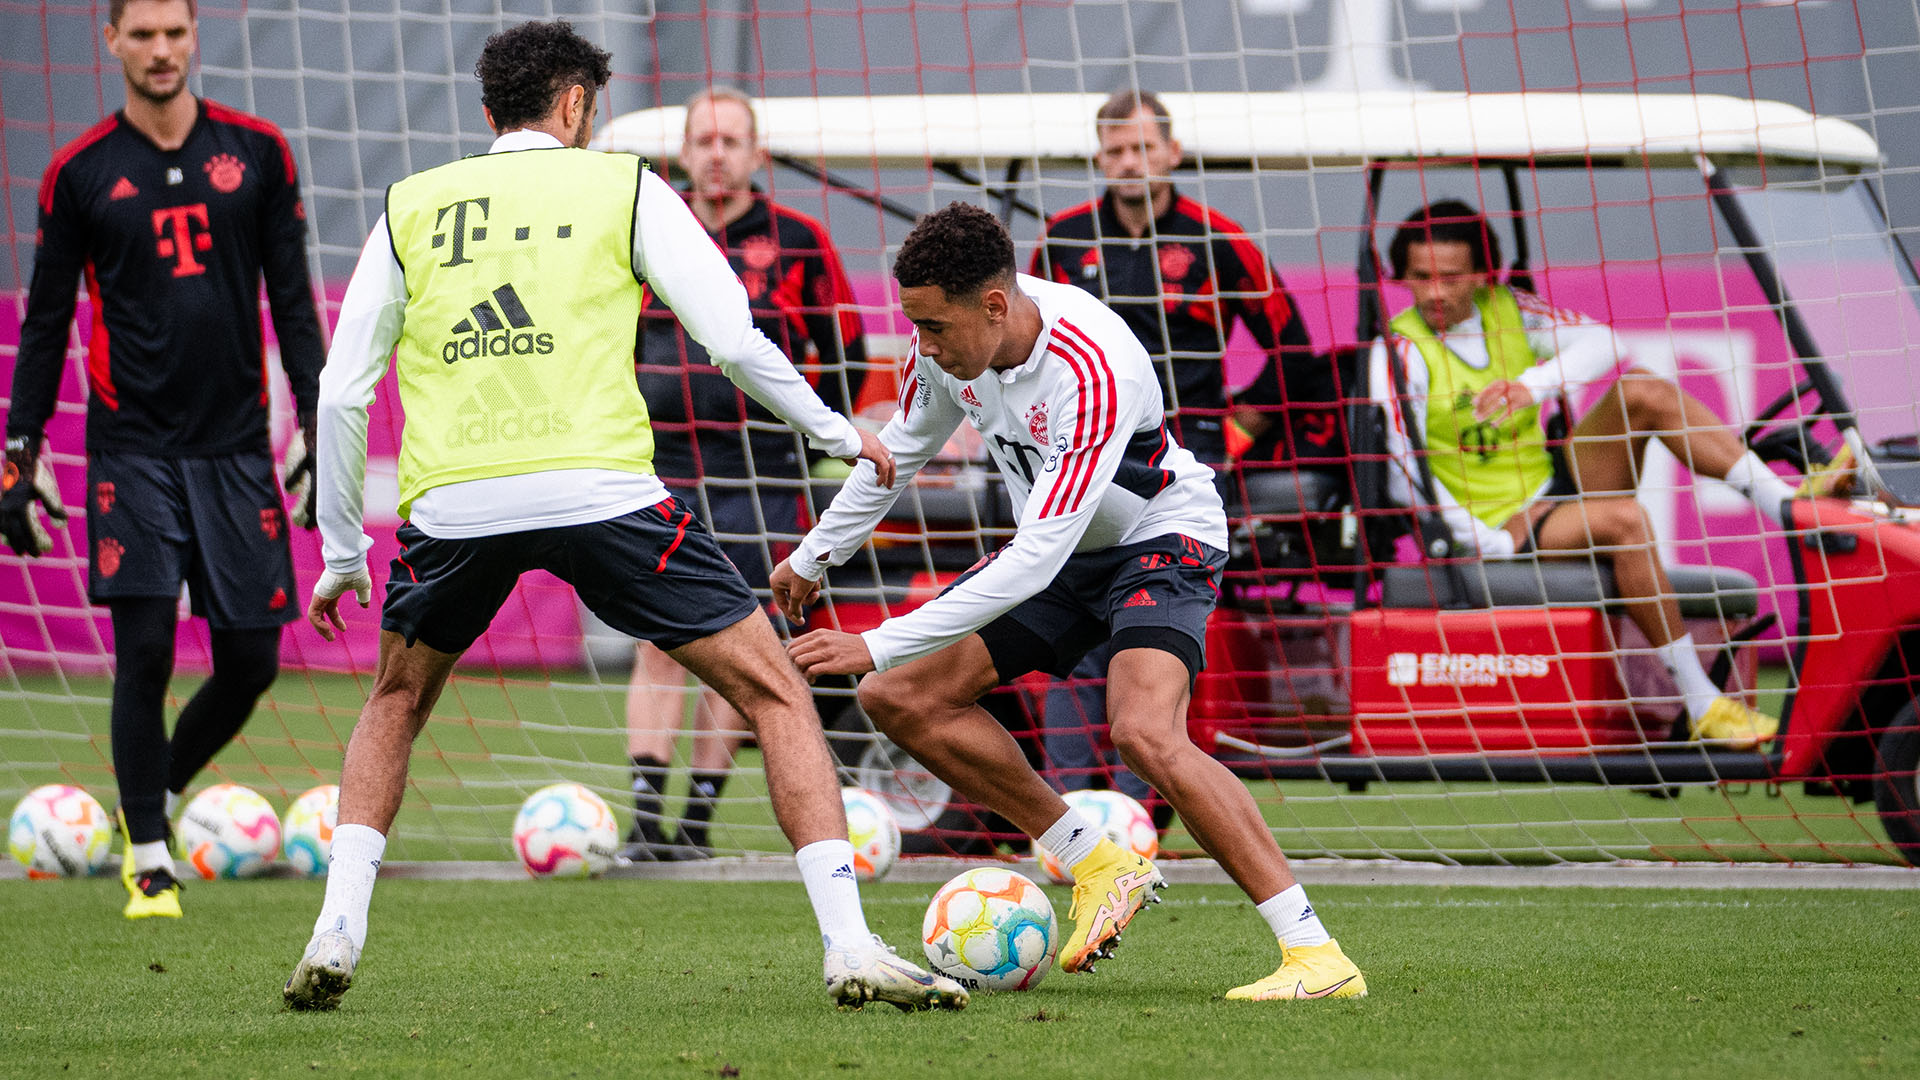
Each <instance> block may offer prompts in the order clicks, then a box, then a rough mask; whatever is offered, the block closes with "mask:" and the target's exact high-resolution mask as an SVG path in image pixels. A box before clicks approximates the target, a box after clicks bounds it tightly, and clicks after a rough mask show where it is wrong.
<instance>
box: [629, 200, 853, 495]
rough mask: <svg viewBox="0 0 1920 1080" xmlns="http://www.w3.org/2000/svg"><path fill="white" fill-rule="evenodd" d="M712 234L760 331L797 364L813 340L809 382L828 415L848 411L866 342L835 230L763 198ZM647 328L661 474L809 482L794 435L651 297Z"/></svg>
mask: <svg viewBox="0 0 1920 1080" xmlns="http://www.w3.org/2000/svg"><path fill="white" fill-rule="evenodd" d="M708 235H709V236H711V237H713V242H714V243H715V244H716V245H717V246H719V248H720V250H721V251H723V252H725V253H726V256H727V262H728V263H730V264H732V266H733V272H734V273H735V274H738V275H739V276H740V281H741V283H742V284H743V285H745V286H746V289H747V305H748V307H749V308H751V309H752V312H753V324H754V325H755V326H757V327H759V328H760V332H761V333H763V334H765V335H767V338H768V340H770V341H772V342H773V343H774V344H775V345H777V346H779V347H780V351H781V352H784V353H786V354H787V356H788V358H789V359H791V360H793V362H794V363H796V364H800V363H802V361H804V360H805V359H806V346H807V343H808V342H812V344H813V347H814V350H815V351H816V352H818V353H819V367H818V368H813V369H809V370H808V371H807V381H808V382H810V383H812V384H813V387H814V390H815V392H817V393H818V394H819V395H820V400H822V401H824V402H826V403H827V407H828V408H830V409H832V410H833V411H835V412H838V413H847V412H849V411H850V409H851V406H852V405H853V403H854V402H855V401H857V400H858V399H859V396H860V387H861V384H862V383H863V382H864V381H865V380H866V374H867V371H866V362H867V350H866V341H865V338H863V337H862V336H861V331H860V315H859V313H858V312H857V311H855V310H854V308H853V302H854V300H853V288H852V286H851V285H849V284H848V282H847V274H846V271H845V270H843V269H842V268H841V266H840V256H839V255H838V254H837V253H835V251H834V249H833V241H832V240H830V239H829V238H828V237H827V230H826V227H825V226H823V225H821V224H820V223H819V222H818V221H815V220H814V219H812V218H810V217H808V216H806V215H805V214H802V213H799V212H797V211H794V210H789V209H787V208H786V207H784V206H781V205H779V204H777V203H775V202H773V201H772V200H770V199H768V198H766V197H764V196H761V195H759V194H758V192H757V191H756V193H755V197H754V201H753V206H752V208H751V209H749V210H748V211H747V212H746V213H745V214H743V215H741V217H740V219H739V220H738V221H735V222H733V223H732V224H730V225H728V226H726V227H725V228H724V229H721V230H720V231H719V232H717V233H709V234H708ZM640 323H641V334H640V355H639V356H638V357H637V371H638V377H639V380H640V393H641V396H642V397H645V398H646V399H647V414H648V417H649V419H650V421H651V422H652V424H653V467H654V471H655V472H656V473H657V474H659V475H660V476H661V477H663V478H667V479H674V480H693V479H698V478H700V477H703V476H720V477H750V476H773V477H783V478H793V477H798V476H804V475H805V469H804V465H805V462H804V460H803V459H802V457H801V454H800V451H799V442H798V439H797V438H796V436H795V435H794V433H793V431H792V430H791V429H790V428H788V427H787V425H786V424H785V423H783V422H781V420H780V419H779V418H778V417H776V416H774V415H773V413H771V412H769V411H768V410H767V409H766V408H765V407H764V406H762V405H761V404H760V403H759V402H757V401H754V400H753V399H752V398H750V397H748V396H747V395H746V392H745V391H743V390H741V389H740V388H739V387H738V386H735V385H734V384H733V382H732V381H731V380H729V379H728V378H727V377H726V376H725V375H723V374H721V371H720V369H719V368H718V367H715V366H714V364H713V361H712V360H711V359H710V358H708V356H707V351H706V350H705V349H703V348H701V347H700V343H699V342H697V341H694V340H693V339H692V338H690V337H688V336H687V332H686V330H684V329H682V328H681V326H680V323H679V320H677V319H675V318H674V316H673V312H672V310H671V309H669V308H668V307H667V306H666V304H664V303H662V302H661V300H660V297H659V295H658V294H656V293H655V292H654V291H653V290H652V289H648V290H647V298H646V306H645V307H644V308H643V309H642V310H641V313H640Z"/></svg>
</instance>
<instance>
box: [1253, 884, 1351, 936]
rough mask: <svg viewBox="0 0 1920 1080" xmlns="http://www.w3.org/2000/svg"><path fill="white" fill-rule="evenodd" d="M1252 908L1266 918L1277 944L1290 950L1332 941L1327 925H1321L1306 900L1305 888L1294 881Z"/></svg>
mask: <svg viewBox="0 0 1920 1080" xmlns="http://www.w3.org/2000/svg"><path fill="white" fill-rule="evenodd" d="M1254 910H1255V911H1258V912H1259V913H1260V917H1261V918H1263V919H1265V920H1267V927H1268V928H1269V929H1271V930H1272V931H1273V936H1274V937H1277V938H1279V939H1280V944H1281V945H1283V946H1285V947H1287V948H1289V949H1297V948H1299V947H1301V946H1303V945H1325V944H1326V943H1327V942H1329V941H1332V940H1333V936H1332V935H1330V934H1328V933H1327V928H1326V927H1324V926H1322V925H1320V916H1318V915H1315V914H1314V913H1313V905H1312V904H1309V903H1307V890H1306V889H1305V887H1303V886H1302V885H1301V884H1300V883H1299V882H1297V881H1296V882H1294V883H1293V885H1291V886H1289V887H1288V888H1286V889H1284V890H1282V891H1280V892H1277V893H1275V894H1273V895H1272V896H1269V897H1267V898H1266V899H1265V900H1262V901H1261V902H1260V903H1259V904H1257V905H1255V906H1254Z"/></svg>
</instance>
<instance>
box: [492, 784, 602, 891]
mask: <svg viewBox="0 0 1920 1080" xmlns="http://www.w3.org/2000/svg"><path fill="white" fill-rule="evenodd" d="M619 840H620V830H619V829H618V828H617V827H615V825H614V823H613V810H612V808H611V807H609V806H608V805H607V801H606V800H605V799H602V798H601V797H600V796H598V795H596V794H594V793H593V792H592V791H589V790H588V789H586V788H584V787H582V786H580V785H579V784H565V783H563V784H548V785H547V786H546V787H543V788H541V789H540V790H539V791H536V792H534V793H533V794H531V795H529V796H527V801H526V802H524V803H522V804H520V814H519V816H518V817H516V818H514V819H513V851H514V854H516V855H518V856H520V864H521V865H522V866H525V867H526V868H527V873H529V874H532V875H533V876H534V877H539V878H544V877H598V876H599V875H601V874H603V873H605V872H606V870H607V868H608V867H610V866H612V865H613V855H614V850H615V845H617V844H618V843H619Z"/></svg>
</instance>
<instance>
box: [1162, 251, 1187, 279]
mask: <svg viewBox="0 0 1920 1080" xmlns="http://www.w3.org/2000/svg"><path fill="white" fill-rule="evenodd" d="M1191 269H1193V249H1192V248H1190V247H1188V246H1187V245H1185V244H1161V245H1160V277H1161V279H1162V280H1165V281H1183V280H1185V279H1186V276H1187V271H1189V270H1191Z"/></svg>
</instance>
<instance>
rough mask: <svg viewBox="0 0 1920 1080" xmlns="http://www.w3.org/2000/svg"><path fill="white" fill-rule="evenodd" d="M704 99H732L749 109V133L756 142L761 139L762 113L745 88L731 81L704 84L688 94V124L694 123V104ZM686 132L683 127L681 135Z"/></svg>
mask: <svg viewBox="0 0 1920 1080" xmlns="http://www.w3.org/2000/svg"><path fill="white" fill-rule="evenodd" d="M703 101H731V102H733V103H734V104H736V105H739V106H740V107H741V108H743V109H745V110H747V135H748V136H749V137H750V138H752V139H753V141H754V142H756V143H758V142H759V141H760V114H758V113H756V112H755V111H754V109H753V98H752V97H750V96H748V94H747V92H746V91H745V90H742V89H740V88H739V87H737V86H734V85H731V84H729V83H714V84H713V85H712V86H703V87H701V88H700V89H698V90H695V91H694V92H693V93H691V94H689V95H687V105H686V108H687V125H688V126H691V125H692V124H693V108H694V106H696V105H698V104H700V103H701V102H703ZM685 134H686V130H685V128H682V129H681V135H682V136H684V135H685Z"/></svg>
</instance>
